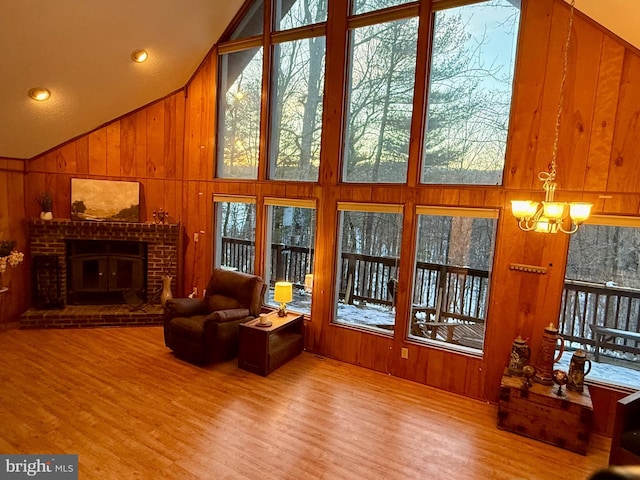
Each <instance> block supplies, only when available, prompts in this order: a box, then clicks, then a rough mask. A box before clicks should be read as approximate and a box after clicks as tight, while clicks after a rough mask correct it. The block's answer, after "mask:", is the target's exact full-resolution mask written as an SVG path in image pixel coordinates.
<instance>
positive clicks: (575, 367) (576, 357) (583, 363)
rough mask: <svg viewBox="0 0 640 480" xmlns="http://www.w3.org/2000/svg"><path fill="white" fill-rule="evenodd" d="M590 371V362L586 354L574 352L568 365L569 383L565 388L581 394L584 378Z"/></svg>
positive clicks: (579, 351)
mask: <svg viewBox="0 0 640 480" xmlns="http://www.w3.org/2000/svg"><path fill="white" fill-rule="evenodd" d="M590 371H591V360H589V359H588V358H587V352H585V351H584V350H576V351H575V353H574V354H573V356H572V357H571V363H570V364H569V381H568V383H567V388H568V389H570V390H574V391H576V392H580V393H582V391H583V390H584V377H585V376H586V375H588V374H589V372H590Z"/></svg>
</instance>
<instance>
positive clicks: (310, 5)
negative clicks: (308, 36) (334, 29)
mask: <svg viewBox="0 0 640 480" xmlns="http://www.w3.org/2000/svg"><path fill="white" fill-rule="evenodd" d="M327 1H328V0H276V1H275V2H274V3H275V22H274V23H275V29H276V30H288V29H291V28H298V27H304V26H307V25H312V24H315V23H320V22H325V21H326V20H327Z"/></svg>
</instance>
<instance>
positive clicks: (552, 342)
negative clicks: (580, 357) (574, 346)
mask: <svg viewBox="0 0 640 480" xmlns="http://www.w3.org/2000/svg"><path fill="white" fill-rule="evenodd" d="M558 341H559V342H560V344H558ZM556 347H558V355H557V356H556V357H555V358H554V354H555V352H556ZM563 352H564V338H562V337H561V336H560V335H558V329H557V328H556V327H554V326H553V323H550V324H549V326H548V327H545V329H544V333H543V334H542V343H540V350H538V356H537V357H536V363H535V368H536V374H535V375H534V376H533V381H534V382H538V383H542V384H543V385H553V364H554V363H556V362H557V361H559V360H560V357H562V353H563Z"/></svg>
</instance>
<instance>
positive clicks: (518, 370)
mask: <svg viewBox="0 0 640 480" xmlns="http://www.w3.org/2000/svg"><path fill="white" fill-rule="evenodd" d="M530 356H531V349H530V348H529V345H527V341H526V340H524V339H523V338H522V337H521V336H520V335H518V337H517V338H516V339H514V340H513V345H511V358H510V359H509V368H508V370H507V371H508V372H509V375H522V367H524V366H525V365H526V364H527V363H529V357H530Z"/></svg>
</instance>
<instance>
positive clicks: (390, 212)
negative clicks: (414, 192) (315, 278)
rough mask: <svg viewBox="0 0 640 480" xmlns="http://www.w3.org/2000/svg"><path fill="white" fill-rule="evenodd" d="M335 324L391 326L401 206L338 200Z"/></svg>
mask: <svg viewBox="0 0 640 480" xmlns="http://www.w3.org/2000/svg"><path fill="white" fill-rule="evenodd" d="M338 209H339V210H340V216H339V217H340V223H339V230H338V232H339V233H338V245H337V259H338V266H337V289H336V298H335V320H334V321H335V323H337V324H342V325H349V326H352V327H358V328H362V329H367V330H373V331H376V332H379V333H384V334H392V333H393V331H394V329H395V303H394V297H395V285H396V284H397V279H398V265H399V260H400V244H401V239H402V219H403V216H402V206H401V205H380V204H352V203H339V204H338Z"/></svg>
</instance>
